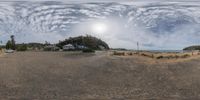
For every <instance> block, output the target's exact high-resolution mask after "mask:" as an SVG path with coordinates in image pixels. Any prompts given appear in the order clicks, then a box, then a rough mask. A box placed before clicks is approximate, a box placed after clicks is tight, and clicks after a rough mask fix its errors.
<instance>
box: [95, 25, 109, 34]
mask: <svg viewBox="0 0 200 100" xmlns="http://www.w3.org/2000/svg"><path fill="white" fill-rule="evenodd" d="M92 31H93V32H94V33H95V34H102V33H105V32H106V31H107V26H106V24H104V23H95V24H93V25H92Z"/></svg>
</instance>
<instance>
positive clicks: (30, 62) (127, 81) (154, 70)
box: [0, 52, 200, 100]
mask: <svg viewBox="0 0 200 100" xmlns="http://www.w3.org/2000/svg"><path fill="white" fill-rule="evenodd" d="M103 54H104V53H103ZM199 61H200V60H191V61H187V62H178V63H172V64H170V63H166V64H165V63H162V64H159V63H155V64H149V65H148V64H146V63H144V64H143V63H141V62H142V60H140V59H137V58H136V57H132V58H121V57H113V56H107V55H103V56H102V54H101V53H99V52H98V53H97V55H94V54H73V53H64V52H25V53H20V52H17V53H14V54H8V55H5V56H4V57H1V58H0V99H1V100H10V99H12V100H33V99H35V100H124V99H126V100H144V99H147V100H149V99H151V100H183V99H185V100H197V99H200V62H199Z"/></svg>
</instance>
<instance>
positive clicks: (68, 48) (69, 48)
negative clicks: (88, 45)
mask: <svg viewBox="0 0 200 100" xmlns="http://www.w3.org/2000/svg"><path fill="white" fill-rule="evenodd" d="M63 50H64V51H67V50H75V47H74V46H73V45H72V44H67V45H64V46H63Z"/></svg>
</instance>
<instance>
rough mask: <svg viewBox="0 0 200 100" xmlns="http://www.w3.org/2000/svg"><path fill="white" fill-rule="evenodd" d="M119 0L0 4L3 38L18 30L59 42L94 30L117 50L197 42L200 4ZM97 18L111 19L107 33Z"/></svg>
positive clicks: (23, 35) (24, 36)
mask: <svg viewBox="0 0 200 100" xmlns="http://www.w3.org/2000/svg"><path fill="white" fill-rule="evenodd" d="M78 1H79V0H77V2H78ZM110 1H112V0H110ZM73 2H75V1H73ZM116 2H120V3H116ZM116 2H115V3H108V2H107V3H75V4H74V3H69V2H68V3H67V4H66V3H61V2H55V1H54V2H53V1H52V2H49V1H48V2H34V3H33V2H4V3H1V4H0V33H1V34H0V40H3V41H4V42H6V41H7V40H8V38H9V35H11V34H14V35H15V36H16V39H17V42H31V41H33V42H44V41H49V42H52V43H55V42H57V41H59V40H63V39H64V38H67V37H70V36H77V35H83V34H91V35H95V36H97V37H100V38H101V39H103V40H105V41H106V42H108V43H109V45H110V46H111V47H116V48H129V49H135V48H136V43H137V42H139V43H140V44H141V48H142V49H182V48H184V47H185V46H189V45H193V44H198V40H199V39H200V38H198V37H199V35H200V30H199V29H198V27H199V26H200V10H199V9H200V5H199V4H197V3H192V2H191V3H187V4H185V3H181V2H180V3H162V2H157V3H143V5H142V6H137V5H127V4H124V3H121V2H132V0H127V1H124V0H123V1H122V0H118V1H116ZM134 2H136V0H135V1H134ZM141 2H142V1H141ZM130 4H131V3H130ZM138 4H139V5H140V3H138ZM97 22H101V23H106V25H107V26H108V27H109V28H108V31H107V32H106V33H104V34H96V33H93V32H91V28H92V27H91V25H92V24H94V23H97Z"/></svg>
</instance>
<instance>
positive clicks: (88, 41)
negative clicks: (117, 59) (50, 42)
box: [57, 35, 109, 50]
mask: <svg viewBox="0 0 200 100" xmlns="http://www.w3.org/2000/svg"><path fill="white" fill-rule="evenodd" d="M66 44H72V45H74V46H77V45H84V46H86V47H88V48H90V49H94V50H101V49H109V46H108V44H107V43H106V42H104V41H102V40H101V39H98V38H96V37H93V36H90V35H86V36H78V37H70V38H68V39H65V40H64V41H60V42H59V43H58V44H57V46H58V47H60V48H62V47H63V46H64V45H66Z"/></svg>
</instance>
